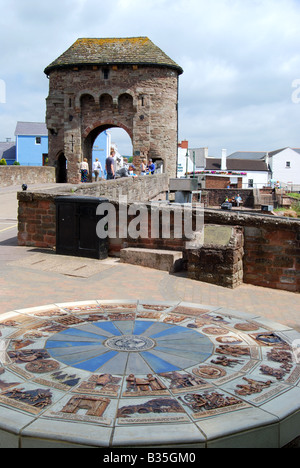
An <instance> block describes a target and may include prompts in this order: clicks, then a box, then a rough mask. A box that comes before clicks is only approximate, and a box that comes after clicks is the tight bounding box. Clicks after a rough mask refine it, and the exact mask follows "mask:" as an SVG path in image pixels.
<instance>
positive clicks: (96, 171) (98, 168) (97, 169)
mask: <svg viewBox="0 0 300 468" xmlns="http://www.w3.org/2000/svg"><path fill="white" fill-rule="evenodd" d="M100 171H101V173H102V174H103V169H102V166H101V163H100V161H99V160H98V158H96V160H95V162H94V164H93V172H94V175H95V182H98V178H99V173H100Z"/></svg>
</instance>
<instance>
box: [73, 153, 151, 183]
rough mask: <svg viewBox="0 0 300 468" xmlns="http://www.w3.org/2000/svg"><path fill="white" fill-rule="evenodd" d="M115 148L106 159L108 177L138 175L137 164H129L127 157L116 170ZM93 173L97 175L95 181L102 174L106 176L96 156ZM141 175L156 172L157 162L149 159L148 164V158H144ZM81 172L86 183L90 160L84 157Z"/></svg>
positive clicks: (82, 179)
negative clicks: (136, 172)
mask: <svg viewBox="0 0 300 468" xmlns="http://www.w3.org/2000/svg"><path fill="white" fill-rule="evenodd" d="M115 154H116V153H115V150H114V149H113V148H112V149H111V151H110V155H109V156H108V157H107V158H106V161H105V171H106V179H107V180H112V179H115V178H116V177H128V176H131V175H132V176H136V174H135V166H134V165H133V164H128V162H127V159H126V160H125V159H124V165H123V167H122V168H121V169H119V170H118V171H116V170H115ZM93 173H94V176H95V182H97V181H98V180H99V177H100V174H101V177H102V178H105V176H104V171H103V168H102V165H101V163H100V161H99V160H98V158H96V160H95V162H94V163H93ZM140 173H141V175H148V174H154V173H155V164H154V163H153V161H152V159H149V163H148V164H147V161H146V159H144V160H143V161H142V163H141V167H140ZM80 174H81V182H83V183H85V182H88V178H89V165H88V160H87V159H86V158H84V160H83V161H82V162H81V164H80Z"/></svg>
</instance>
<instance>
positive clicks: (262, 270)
mask: <svg viewBox="0 0 300 468" xmlns="http://www.w3.org/2000/svg"><path fill="white" fill-rule="evenodd" d="M299 228H300V224H299V227H298V229H291V228H290V229H288V228H285V229H282V230H274V228H273V227H272V226H264V227H245V229H244V232H245V234H244V235H245V246H246V248H245V258H244V281H245V282H246V283H251V284H255V285H258V286H265V287H268V288H275V289H285V290H287V291H294V292H296V291H298V292H299V291H300V231H299Z"/></svg>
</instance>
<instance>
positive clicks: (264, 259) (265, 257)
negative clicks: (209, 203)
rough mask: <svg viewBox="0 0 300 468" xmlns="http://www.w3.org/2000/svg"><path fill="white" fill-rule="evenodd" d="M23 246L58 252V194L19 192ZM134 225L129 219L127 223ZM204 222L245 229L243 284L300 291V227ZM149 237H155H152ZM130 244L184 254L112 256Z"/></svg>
mask: <svg viewBox="0 0 300 468" xmlns="http://www.w3.org/2000/svg"><path fill="white" fill-rule="evenodd" d="M18 199H19V234H18V240H19V245H27V246H35V247H42V248H53V247H55V244H56V216H55V204H54V196H53V195H45V194H44V195H41V194H30V193H28V192H20V193H19V194H18ZM128 221H130V219H129V220H128ZM205 223H207V224H218V225H232V226H237V225H239V226H241V227H242V228H243V231H244V252H245V253H244V259H243V265H244V282H245V283H249V284H254V285H257V286H263V287H268V288H274V289H283V290H287V291H293V292H299V291H300V223H299V222H298V221H296V220H288V219H279V218H275V217H274V218H273V217H272V216H255V217H254V216H248V215H241V214H239V216H238V217H237V216H236V214H234V213H225V212H224V213H222V212H216V211H213V210H212V211H209V210H206V211H205ZM149 237H150V236H149ZM124 242H127V246H129V245H134V246H139V247H146V248H164V249H176V250H181V249H183V243H184V240H182V239H174V238H173V239H171V240H169V239H151V238H149V239H140V240H138V241H137V242H136V241H133V240H132V239H131V240H130V241H127V239H114V240H112V241H111V242H110V253H111V254H117V253H118V252H119V250H120V248H122V247H123V246H124Z"/></svg>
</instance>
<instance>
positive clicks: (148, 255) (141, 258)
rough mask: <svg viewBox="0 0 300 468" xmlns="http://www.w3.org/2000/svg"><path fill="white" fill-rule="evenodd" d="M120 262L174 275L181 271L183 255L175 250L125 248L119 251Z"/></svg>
mask: <svg viewBox="0 0 300 468" xmlns="http://www.w3.org/2000/svg"><path fill="white" fill-rule="evenodd" d="M120 261H121V262H122V263H130V264H131V265H140V266H144V267H148V268H155V269H156V270H163V271H168V272H169V273H175V272H177V271H180V270H181V269H182V264H183V253H182V252H180V251H177V250H159V249H143V248H137V247H127V248H125V249H122V250H121V251H120Z"/></svg>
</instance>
